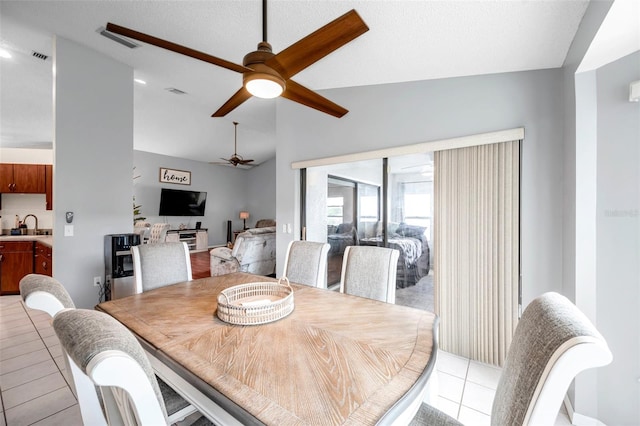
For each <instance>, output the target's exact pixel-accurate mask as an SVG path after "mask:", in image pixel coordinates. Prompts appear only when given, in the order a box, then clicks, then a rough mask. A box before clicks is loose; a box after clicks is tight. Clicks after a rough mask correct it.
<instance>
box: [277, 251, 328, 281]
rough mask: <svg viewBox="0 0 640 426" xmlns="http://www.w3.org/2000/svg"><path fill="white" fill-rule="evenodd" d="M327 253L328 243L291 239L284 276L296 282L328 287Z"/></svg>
mask: <svg viewBox="0 0 640 426" xmlns="http://www.w3.org/2000/svg"><path fill="white" fill-rule="evenodd" d="M327 253H329V244H327V243H318V242H315V241H291V242H290V243H289V246H288V247H287V254H286V257H285V261H284V276H285V277H287V278H288V279H289V281H291V282H294V283H298V284H306V285H310V286H313V287H322V288H326V287H327Z"/></svg>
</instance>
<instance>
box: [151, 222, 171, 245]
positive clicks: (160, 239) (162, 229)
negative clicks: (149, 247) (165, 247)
mask: <svg viewBox="0 0 640 426" xmlns="http://www.w3.org/2000/svg"><path fill="white" fill-rule="evenodd" d="M169 227H170V225H169V224H168V223H154V224H153V226H151V230H150V231H149V241H148V243H149V244H156V243H164V240H165V238H166V237H167V231H168V230H169Z"/></svg>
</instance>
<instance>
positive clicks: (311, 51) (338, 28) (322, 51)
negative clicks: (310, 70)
mask: <svg viewBox="0 0 640 426" xmlns="http://www.w3.org/2000/svg"><path fill="white" fill-rule="evenodd" d="M367 31H369V27H368V26H367V24H365V23H364V21H363V20H362V18H361V17H360V15H358V12H356V11H355V10H351V11H349V12H347V13H345V14H344V15H342V16H341V17H339V18H337V19H335V20H333V21H331V22H329V23H328V24H327V25H325V26H324V27H322V28H320V29H318V30H316V31H314V32H313V33H311V34H309V35H308V36H306V37H304V38H303V39H300V40H299V41H297V42H295V43H294V44H292V45H291V46H289V47H287V48H286V49H284V50H283V51H282V52H280V53H278V54H277V55H275V56H274V57H273V58H271V59H269V60H267V61H265V64H266V65H268V66H270V67H271V68H273V69H275V70H276V71H277V72H278V73H279V74H280V75H281V76H282V77H283V78H285V80H286V79H289V78H291V77H293V76H294V75H296V74H297V73H299V72H300V71H302V70H303V69H305V68H307V67H308V66H309V65H311V64H313V63H314V62H316V61H318V60H320V59H322V58H324V57H325V56H327V55H328V54H329V53H331V52H333V51H334V50H336V49H338V48H340V47H342V46H344V45H345V44H347V43H349V42H350V41H351V40H353V39H355V38H356V37H358V36H360V35H362V34H364V33H365V32H367Z"/></svg>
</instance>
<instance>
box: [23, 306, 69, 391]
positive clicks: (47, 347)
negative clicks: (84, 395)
mask: <svg viewBox="0 0 640 426" xmlns="http://www.w3.org/2000/svg"><path fill="white" fill-rule="evenodd" d="M20 304H21V305H22V307H23V309H24V310H25V312H26V314H27V316H28V317H29V321H31V324H32V325H33V328H34V329H35V330H36V333H38V336H39V337H40V340H41V341H42V344H43V345H44V347H45V348H46V349H47V353H48V354H49V357H50V358H51V361H53V364H54V365H55V366H56V368H57V369H58V372H59V373H60V375H61V376H62V380H64V382H65V383H66V384H67V387H68V388H69V390H71V384H70V383H69V381H68V380H67V377H66V376H65V374H64V373H63V372H62V370H61V369H60V366H59V365H58V363H57V362H56V358H55V357H54V356H53V354H52V353H51V350H50V349H49V346H47V344H46V343H45V341H44V338H43V337H42V335H41V334H40V330H38V327H36V324H35V323H34V322H33V318H31V315H30V314H29V311H28V310H27V306H26V305H25V304H24V301H22V300H20ZM35 310H38V309H35ZM49 321H51V320H49ZM52 326H53V325H52ZM56 338H57V336H56ZM64 356H65V354H64V351H62V357H63V358H64ZM62 361H63V362H64V359H63V360H62ZM68 373H69V374H71V372H68ZM71 395H73V397H74V398H75V399H76V402H77V401H78V398H77V397H76V395H75V394H74V393H73V392H71Z"/></svg>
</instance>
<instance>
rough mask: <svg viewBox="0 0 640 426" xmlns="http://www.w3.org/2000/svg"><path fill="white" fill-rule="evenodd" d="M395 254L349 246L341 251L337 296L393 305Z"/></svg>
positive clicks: (384, 249) (394, 296)
mask: <svg viewBox="0 0 640 426" xmlns="http://www.w3.org/2000/svg"><path fill="white" fill-rule="evenodd" d="M399 255H400V253H399V252H398V250H395V249H390V248H386V247H375V246H349V247H347V248H346V249H345V251H344V256H343V260H342V275H341V277H340V292H341V293H347V294H353V295H355V296H360V297H367V298H369V299H375V300H380V301H382V302H387V303H395V301H396V273H397V265H398V256H399Z"/></svg>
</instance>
